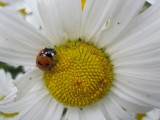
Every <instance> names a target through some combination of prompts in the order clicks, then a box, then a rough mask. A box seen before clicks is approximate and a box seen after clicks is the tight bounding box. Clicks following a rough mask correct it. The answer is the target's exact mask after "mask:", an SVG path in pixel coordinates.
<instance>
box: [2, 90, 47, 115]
mask: <svg viewBox="0 0 160 120" xmlns="http://www.w3.org/2000/svg"><path fill="white" fill-rule="evenodd" d="M48 95H49V93H48V91H47V90H46V89H41V90H36V91H34V92H30V93H29V94H28V95H27V96H25V97H23V98H22V99H20V100H18V101H15V102H10V103H7V104H4V105H0V111H2V112H5V113H14V112H19V111H24V110H25V109H30V107H32V106H33V105H34V104H37V103H38V102H39V101H41V100H42V99H43V98H46V97H47V96H48ZM35 98H36V99H35ZM31 113H32V112H31Z"/></svg>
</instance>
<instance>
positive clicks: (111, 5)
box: [0, 0, 160, 120]
mask: <svg viewBox="0 0 160 120" xmlns="http://www.w3.org/2000/svg"><path fill="white" fill-rule="evenodd" d="M27 2H29V4H30V5H31V7H32V10H33V13H34V14H35V16H36V18H37V21H38V22H39V24H40V25H41V28H42V29H41V30H37V29H36V28H34V27H32V26H31V25H29V24H27V23H25V21H23V20H21V19H19V18H18V17H16V16H14V15H13V14H11V12H10V11H9V10H3V9H0V12H1V14H0V36H1V37H2V38H3V39H2V40H1V41H0V42H1V44H0V60H1V61H4V62H8V63H11V64H19V65H30V66H35V69H34V70H32V71H30V72H28V73H26V74H25V75H24V76H22V77H21V78H19V79H17V80H16V81H15V85H16V86H17V87H18V92H17V97H16V99H15V102H13V103H12V104H10V105H7V106H2V107H1V106H0V110H1V109H2V108H3V109H10V110H13V109H14V106H17V105H19V106H20V107H19V108H17V109H24V112H23V113H22V115H20V116H19V119H20V120H23V119H35V120H47V119H48V120H50V119H51V118H52V119H54V120H60V119H65V120H67V119H69V120H71V119H74V120H78V119H80V120H92V119H95V120H99V119H100V120H106V119H113V120H115V119H116V120H118V119H121V120H132V119H134V117H132V116H130V114H128V113H127V112H135V113H143V112H146V111H149V110H151V109H152V108H154V107H157V106H158V107H160V103H159V101H160V97H158V96H159V94H160V93H159V92H157V91H158V90H159V88H160V85H159V84H158V83H159V78H160V74H159V73H160V69H159V68H160V66H159V62H160V57H159V56H158V55H159V53H160V51H159V47H160V40H159V37H160V36H159V32H160V31H159V26H160V17H159V12H158V9H159V7H160V3H157V4H155V5H153V6H151V7H150V8H149V9H147V10H146V11H144V12H143V13H139V12H140V10H141V8H142V6H143V5H144V2H145V0H136V1H132V0H120V1H117V0H87V1H86V3H85V5H84V7H82V4H81V1H80V0H28V1H27ZM82 8H83V9H82ZM153 20H154V22H153ZM106 21H107V25H106ZM45 48H51V49H54V50H55V51H56V54H54V55H49V52H48V51H47V50H46V49H45ZM44 50H46V51H44ZM39 51H40V54H38V53H39ZM37 55H39V56H38V58H39V59H38V60H39V61H38V64H39V65H40V66H42V65H43V66H42V67H46V66H48V64H49V63H52V64H49V65H51V67H50V66H49V67H46V68H47V69H45V71H41V70H39V69H38V68H37V67H36V58H37ZM10 58H12V59H10ZM46 61H48V62H46ZM21 103H24V106H23V105H22V104H21ZM27 105H29V106H28V107H27V108H26V106H27ZM11 106H12V107H11Z"/></svg>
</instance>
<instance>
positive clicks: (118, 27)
mask: <svg viewBox="0 0 160 120" xmlns="http://www.w3.org/2000/svg"><path fill="white" fill-rule="evenodd" d="M144 2H145V0H134V1H133V0H120V1H118V3H117V4H115V5H116V6H115V9H114V11H113V13H112V15H111V16H110V22H109V25H108V27H107V28H106V30H104V31H102V33H101V34H100V38H99V42H98V44H97V46H98V47H99V48H102V47H106V46H107V47H108V46H110V45H111V44H112V43H114V42H115V41H118V40H119V39H118V38H119V37H118V36H119V35H120V34H121V33H122V32H123V30H124V29H125V28H126V26H127V25H128V24H129V22H130V21H131V20H132V19H133V18H134V17H135V16H136V15H137V14H138V13H139V11H140V10H141V8H142V6H143V5H144Z"/></svg>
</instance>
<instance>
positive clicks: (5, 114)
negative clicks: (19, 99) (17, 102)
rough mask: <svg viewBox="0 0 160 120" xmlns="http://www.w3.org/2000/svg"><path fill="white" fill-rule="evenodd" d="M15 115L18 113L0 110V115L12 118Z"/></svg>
mask: <svg viewBox="0 0 160 120" xmlns="http://www.w3.org/2000/svg"><path fill="white" fill-rule="evenodd" d="M17 115H18V113H3V112H0V116H3V117H5V118H13V117H15V116H17Z"/></svg>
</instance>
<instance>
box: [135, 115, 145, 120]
mask: <svg viewBox="0 0 160 120" xmlns="http://www.w3.org/2000/svg"><path fill="white" fill-rule="evenodd" d="M145 116H146V114H137V115H136V119H137V120H142V119H143V118H144V117H145Z"/></svg>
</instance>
